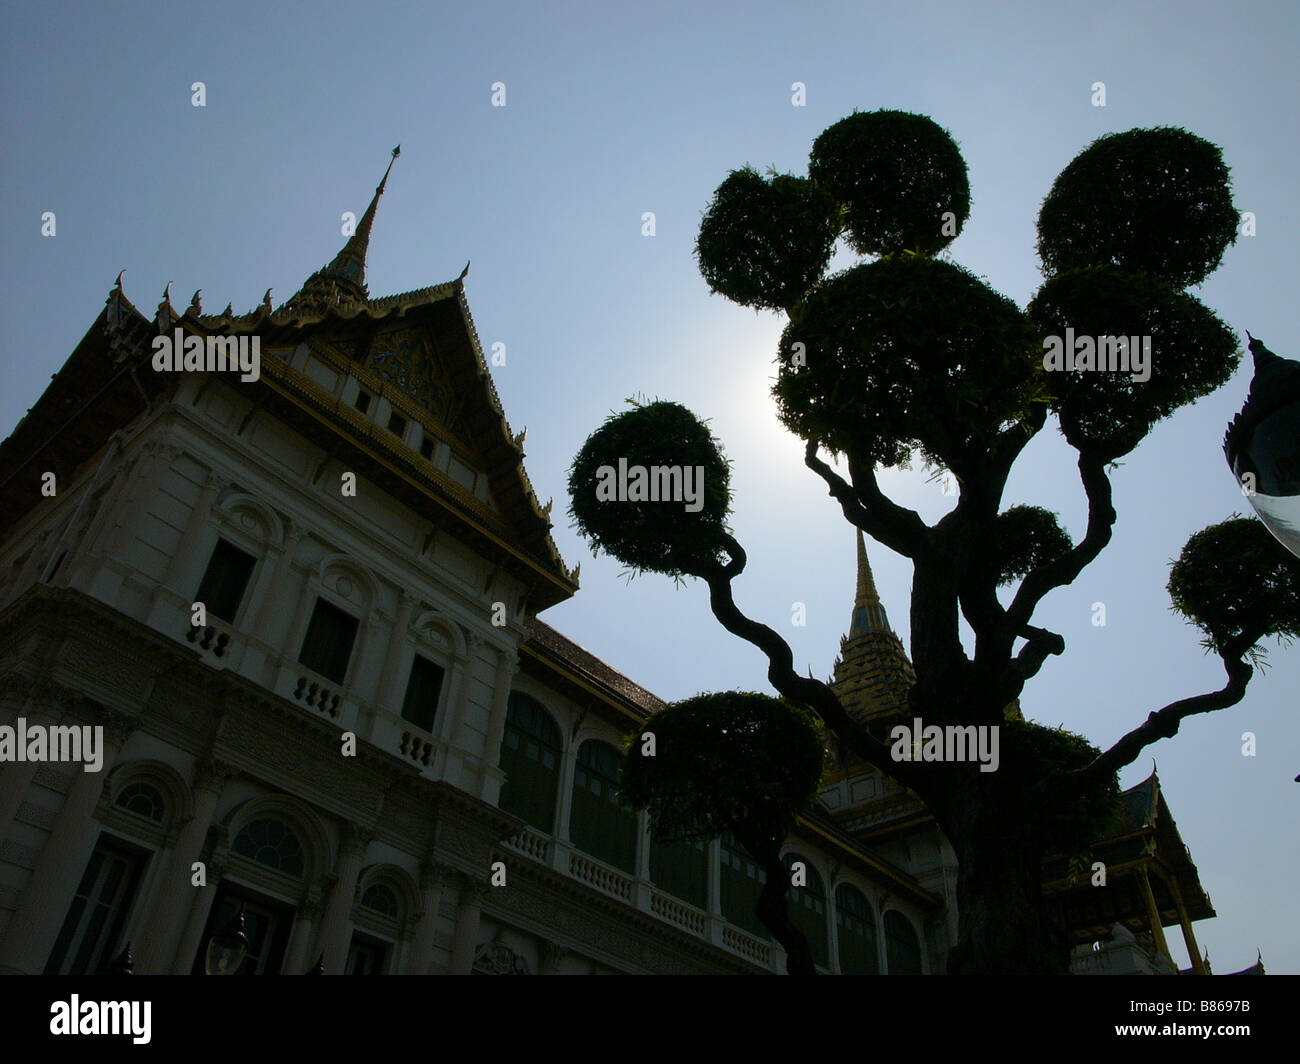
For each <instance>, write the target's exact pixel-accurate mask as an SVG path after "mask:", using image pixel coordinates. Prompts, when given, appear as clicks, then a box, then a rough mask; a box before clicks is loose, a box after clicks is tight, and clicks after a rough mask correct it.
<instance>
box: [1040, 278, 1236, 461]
mask: <svg viewBox="0 0 1300 1064" xmlns="http://www.w3.org/2000/svg"><path fill="white" fill-rule="evenodd" d="M1028 310H1029V316H1030V319H1031V320H1032V321H1033V323H1034V326H1035V328H1036V329H1037V330H1038V333H1039V348H1038V350H1039V352H1040V357H1041V358H1042V360H1043V367H1044V369H1045V371H1046V374H1045V376H1046V380H1047V388H1048V392H1049V394H1050V396H1051V404H1052V405H1051V409H1052V410H1053V411H1054V412H1055V413H1057V414H1058V415H1059V417H1060V422H1061V431H1062V432H1063V433H1064V434H1065V438H1066V440H1067V441H1068V442H1069V444H1070V446H1072V447H1074V448H1076V449H1078V450H1080V451H1085V450H1086V451H1089V452H1091V453H1094V454H1096V455H1097V456H1099V457H1101V458H1104V459H1107V460H1110V459H1114V458H1118V457H1120V456H1121V455H1125V454H1127V453H1128V452H1129V451H1131V450H1132V449H1133V448H1134V447H1136V446H1137V445H1138V444H1139V443H1140V442H1141V441H1142V439H1143V437H1144V436H1146V434H1147V433H1148V432H1150V431H1151V428H1152V426H1154V425H1155V424H1156V422H1158V421H1160V420H1162V419H1163V418H1166V417H1168V416H1169V415H1170V414H1172V413H1173V412H1174V411H1175V410H1177V409H1178V408H1179V407H1181V406H1184V405H1185V404H1187V403H1190V402H1192V401H1193V400H1195V399H1199V398H1200V397H1201V396H1203V395H1208V394H1209V393H1210V392H1212V391H1214V390H1215V389H1216V388H1218V387H1219V386H1221V385H1222V384H1225V383H1226V382H1227V381H1228V379H1229V378H1230V377H1231V376H1232V374H1233V371H1234V370H1235V369H1236V367H1237V362H1238V360H1239V358H1240V351H1239V349H1238V346H1237V338H1236V336H1235V335H1233V333H1232V331H1231V330H1230V329H1229V328H1228V327H1227V325H1225V324H1224V323H1223V322H1222V321H1221V320H1220V319H1219V318H1218V316H1217V315H1215V313H1214V312H1213V311H1212V310H1210V309H1209V308H1208V307H1207V306H1205V304H1203V303H1202V302H1201V301H1200V300H1198V299H1196V298H1195V297H1193V296H1190V295H1187V294H1186V293H1185V292H1179V291H1176V290H1174V289H1173V288H1171V287H1170V286H1169V285H1167V284H1165V283H1163V282H1161V281H1158V280H1156V279H1155V278H1153V277H1150V276H1147V275H1144V274H1126V273H1121V272H1120V271H1119V270H1117V269H1115V268H1113V267H1090V268H1087V269H1082V270H1074V271H1071V272H1070V273H1064V274H1060V275H1058V276H1057V277H1054V278H1052V279H1051V280H1049V281H1048V282H1047V283H1046V284H1044V285H1043V287H1042V288H1041V289H1040V290H1039V292H1038V294H1037V295H1036V296H1035V297H1034V299H1033V301H1032V302H1031V303H1030V304H1029V308H1028ZM1121 340H1122V341H1123V344H1122V345H1121V344H1120V341H1121ZM1148 341H1149V343H1148ZM1089 344H1091V351H1092V354H1091V360H1090V361H1084V359H1085V358H1086V357H1087V356H1088V351H1089ZM1148 352H1149V355H1148ZM1072 365H1073V366H1082V367H1084V368H1080V369H1077V370H1072V369H1070V368H1069V367H1070V366H1072ZM1088 365H1091V366H1092V367H1093V368H1091V369H1089V368H1086V367H1087V366H1088ZM1103 366H1113V367H1118V368H1114V369H1107V368H1100V367H1103ZM1125 366H1127V367H1128V368H1127V369H1125V368H1123V367H1125ZM1144 378H1146V379H1144Z"/></svg>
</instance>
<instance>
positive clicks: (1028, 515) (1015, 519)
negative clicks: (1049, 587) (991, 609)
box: [990, 506, 1071, 587]
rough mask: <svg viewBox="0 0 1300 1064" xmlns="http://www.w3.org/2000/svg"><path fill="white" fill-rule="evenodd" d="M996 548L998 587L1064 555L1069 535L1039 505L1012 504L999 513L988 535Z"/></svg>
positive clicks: (1048, 512)
mask: <svg viewBox="0 0 1300 1064" xmlns="http://www.w3.org/2000/svg"><path fill="white" fill-rule="evenodd" d="M990 540H991V541H992V545H994V546H995V547H996V555H995V557H996V559H997V565H998V587H1005V586H1006V585H1007V584H1010V583H1011V582H1012V581H1014V580H1017V579H1019V578H1021V577H1024V576H1027V575H1028V574H1029V573H1030V572H1032V571H1033V570H1034V569H1037V568H1038V567H1039V566H1040V565H1047V564H1049V563H1050V562H1054V561H1056V559H1058V558H1060V557H1062V556H1064V555H1065V554H1066V552H1067V551H1069V549H1070V546H1071V543H1070V537H1069V536H1068V535H1066V533H1065V530H1064V529H1063V528H1061V525H1060V523H1059V522H1058V521H1057V517H1056V514H1054V513H1052V512H1051V511H1049V510H1044V509H1043V508H1042V507H1041V506H1012V507H1010V508H1009V509H1007V510H1004V511H1003V512H1002V513H1000V514H998V516H997V518H996V520H995V521H994V523H993V531H992V534H991V536H990Z"/></svg>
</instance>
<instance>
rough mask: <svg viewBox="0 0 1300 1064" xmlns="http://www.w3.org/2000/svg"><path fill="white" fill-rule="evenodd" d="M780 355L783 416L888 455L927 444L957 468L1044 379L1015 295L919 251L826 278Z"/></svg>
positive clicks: (862, 454) (1009, 420)
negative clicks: (1015, 301)
mask: <svg viewBox="0 0 1300 1064" xmlns="http://www.w3.org/2000/svg"><path fill="white" fill-rule="evenodd" d="M798 345H802V346H798ZM779 359H780V371H779V374H778V377H777V382H776V385H775V386H774V388H773V394H774V395H775V396H776V399H777V407H778V410H779V413H780V417H781V420H782V421H783V422H784V423H785V425H786V426H787V427H789V428H790V430H791V431H792V432H794V433H795V434H796V435H798V436H800V437H801V438H803V439H805V440H816V441H817V442H819V443H821V444H823V445H825V446H826V447H828V448H829V449H830V450H832V451H835V452H840V453H848V454H853V455H855V456H856V457H859V458H861V459H863V460H869V461H871V462H873V463H876V462H878V463H882V464H884V465H901V464H902V463H903V462H905V461H906V460H907V458H908V456H909V454H910V452H911V450H912V449H913V448H914V447H920V448H921V450H922V451H923V452H924V453H925V456H926V457H927V458H929V459H931V460H933V461H936V462H938V463H939V464H941V465H944V466H947V467H948V468H950V469H953V470H955V471H957V472H958V473H960V472H961V471H962V470H963V468H964V467H965V465H966V464H967V460H969V459H972V458H975V457H977V456H978V455H979V454H980V453H982V452H983V451H985V450H986V449H987V448H988V446H989V445H990V443H991V442H992V440H993V437H994V436H995V435H996V433H997V432H998V431H999V430H1000V429H1002V428H1005V427H1006V426H1008V425H1009V424H1013V423H1016V422H1018V421H1020V420H1022V419H1024V418H1025V417H1027V416H1028V414H1029V412H1030V410H1031V404H1032V402H1033V400H1034V398H1035V397H1036V396H1037V395H1038V394H1040V393H1041V391H1042V388H1043V383H1042V376H1043V369H1042V356H1041V354H1038V353H1037V352H1036V351H1035V348H1034V340H1033V333H1032V330H1031V329H1030V327H1029V323H1028V321H1027V319H1026V318H1025V315H1024V313H1023V312H1022V311H1021V310H1020V309H1019V308H1018V307H1017V306H1016V305H1015V303H1013V302H1012V301H1011V300H1010V299H1007V298H1006V297H1005V296H1003V295H1000V294H999V293H997V292H995V291H994V290H993V289H992V288H990V287H989V286H988V285H986V284H985V283H984V282H983V281H981V280H979V278H977V277H975V276H974V274H972V273H970V272H969V271H968V270H965V269H963V268H962V267H960V266H956V265H953V264H952V263H948V262H943V261H941V260H938V259H928V258H924V257H922V256H919V255H901V256H894V257H889V258H883V259H879V260H877V261H875V262H869V263H863V264H861V265H859V266H854V267H852V268H851V269H849V270H846V271H844V272H843V273H840V274H837V275H836V276H834V277H831V278H828V279H827V280H826V281H825V282H823V283H822V284H821V285H819V286H818V287H817V288H816V289H814V290H813V292H812V293H811V294H810V295H809V297H808V300H807V302H806V303H804V305H803V307H802V308H800V313H799V314H798V315H797V316H796V317H795V318H794V319H793V320H792V321H791V322H790V324H789V325H788V326H787V327H786V330H785V332H784V333H783V335H782V337H781V345H780V349H779ZM801 362H804V363H806V364H804V365H801V364H800V363H801Z"/></svg>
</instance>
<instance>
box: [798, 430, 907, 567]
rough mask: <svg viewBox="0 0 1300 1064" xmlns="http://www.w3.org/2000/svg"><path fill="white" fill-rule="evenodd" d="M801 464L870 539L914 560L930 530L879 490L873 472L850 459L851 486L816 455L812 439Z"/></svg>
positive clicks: (814, 443)
mask: <svg viewBox="0 0 1300 1064" xmlns="http://www.w3.org/2000/svg"><path fill="white" fill-rule="evenodd" d="M804 465H806V466H807V467H808V468H809V469H811V470H812V471H813V472H814V473H816V474H817V475H818V476H820V477H821V478H822V480H824V481H826V486H827V487H828V488H830V493H831V495H832V496H833V497H834V498H835V500H836V501H837V502H838V503H839V504H840V508H841V509H842V510H843V511H844V517H845V519H846V520H847V521H848V522H849V523H850V524H852V525H855V526H857V527H858V528H860V529H862V531H863V532H865V533H866V534H867V535H869V536H870V537H871V538H872V539H874V540H877V541H878V542H880V543H883V544H884V545H885V546H886V547H888V548H889V549H890V550H893V551H896V552H897V553H899V554H901V555H903V556H904V557H905V558H913V559H915V558H916V556H917V554H918V553H919V552H920V551H921V550H922V549H924V548H925V547H926V546H928V545H929V536H930V532H931V529H930V528H929V526H928V525H926V523H925V522H924V521H922V520H921V515H920V514H918V513H917V512H916V511H915V510H909V509H907V507H905V506H899V505H898V504H897V503H896V502H894V501H893V500H892V499H890V498H888V497H887V496H886V495H885V494H884V493H883V492H882V491H881V490H880V486H879V485H878V484H877V483H876V476H875V473H874V472H872V471H871V470H870V469H868V470H866V471H865V472H863V471H862V469H861V468H860V467H857V466H856V463H854V462H853V460H852V459H850V461H849V469H850V470H851V471H853V478H854V482H853V484H852V486H850V485H849V483H848V482H847V481H845V479H844V478H843V477H841V476H840V475H839V474H838V473H836V472H835V470H833V469H832V468H831V467H830V466H829V465H827V464H826V463H825V462H823V461H822V460H821V459H820V458H818V457H817V444H816V442H813V441H810V442H809V443H808V446H807V447H805V448H804ZM859 481H861V486H859Z"/></svg>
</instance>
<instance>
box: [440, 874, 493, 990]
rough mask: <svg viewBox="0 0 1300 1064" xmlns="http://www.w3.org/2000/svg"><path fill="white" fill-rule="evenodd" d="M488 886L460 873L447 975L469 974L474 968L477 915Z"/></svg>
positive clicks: (481, 910)
mask: <svg viewBox="0 0 1300 1064" xmlns="http://www.w3.org/2000/svg"><path fill="white" fill-rule="evenodd" d="M487 891H488V888H487V887H486V886H485V885H484V884H482V883H479V882H478V881H477V880H475V879H472V878H471V877H469V876H467V875H465V874H464V873H462V874H461V884H460V902H459V904H458V905H457V906H456V935H455V938H453V939H452V944H451V968H450V969H449V971H448V973H447V974H448V975H469V974H471V972H472V971H473V968H474V954H475V953H476V952H477V948H478V925H479V917H480V916H481V915H482V912H483V899H484V897H486V895H487Z"/></svg>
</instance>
